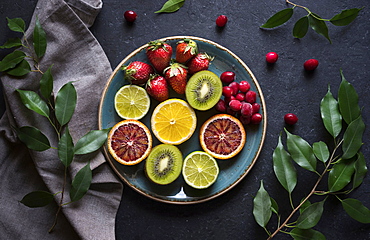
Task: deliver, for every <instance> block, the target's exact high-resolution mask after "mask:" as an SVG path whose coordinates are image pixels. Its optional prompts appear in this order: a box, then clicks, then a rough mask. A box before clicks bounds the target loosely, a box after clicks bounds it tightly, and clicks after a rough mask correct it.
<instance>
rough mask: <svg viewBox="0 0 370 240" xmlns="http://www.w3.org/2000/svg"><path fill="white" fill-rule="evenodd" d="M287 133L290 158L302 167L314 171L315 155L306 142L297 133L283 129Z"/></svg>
mask: <svg viewBox="0 0 370 240" xmlns="http://www.w3.org/2000/svg"><path fill="white" fill-rule="evenodd" d="M285 132H286V134H287V146H288V152H289V153H290V156H291V157H292V159H293V160H294V161H295V162H296V163H297V164H298V165H299V166H301V167H302V168H304V169H307V170H309V171H312V172H315V171H316V157H315V154H314V153H313V150H312V147H311V146H310V144H308V142H306V141H305V140H304V139H303V138H301V137H300V136H298V135H293V134H291V133H290V132H288V130H286V129H285Z"/></svg>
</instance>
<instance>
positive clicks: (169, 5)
mask: <svg viewBox="0 0 370 240" xmlns="http://www.w3.org/2000/svg"><path fill="white" fill-rule="evenodd" d="M184 3H185V0H168V1H167V2H165V3H164V4H163V6H162V8H161V9H160V10H158V11H156V12H154V13H172V12H176V11H177V10H179V9H180V8H181V7H182V6H183V5H184Z"/></svg>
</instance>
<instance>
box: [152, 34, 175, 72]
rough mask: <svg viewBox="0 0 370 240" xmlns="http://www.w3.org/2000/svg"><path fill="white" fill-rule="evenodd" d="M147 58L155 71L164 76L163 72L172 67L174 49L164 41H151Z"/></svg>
mask: <svg viewBox="0 0 370 240" xmlns="http://www.w3.org/2000/svg"><path fill="white" fill-rule="evenodd" d="M146 56H147V57H148V60H149V62H150V63H151V64H152V65H153V67H154V69H155V70H156V71H157V72H158V73H159V74H162V73H163V70H164V69H165V68H166V67H168V66H169V65H170V62H171V57H172V47H171V46H170V45H169V44H167V43H165V42H163V41H159V40H155V41H151V42H149V43H148V47H147V48H146Z"/></svg>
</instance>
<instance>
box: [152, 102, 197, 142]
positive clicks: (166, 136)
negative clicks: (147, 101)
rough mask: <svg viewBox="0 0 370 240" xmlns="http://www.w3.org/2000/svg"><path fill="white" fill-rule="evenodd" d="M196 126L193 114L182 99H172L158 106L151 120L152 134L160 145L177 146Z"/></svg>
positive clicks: (191, 109) (190, 134)
mask: <svg viewBox="0 0 370 240" xmlns="http://www.w3.org/2000/svg"><path fill="white" fill-rule="evenodd" d="M196 125H197V118H196V115H195V112H194V110H193V108H192V107H190V105H189V104H188V103H187V102H185V101H184V100H182V99H177V98H172V99H168V100H166V101H164V102H161V103H160V104H158V106H157V107H156V108H155V109H154V111H153V115H152V118H151V126H152V131H153V134H154V135H155V136H156V137H157V138H158V140H159V141H161V142H162V143H167V144H173V145H178V144H181V143H183V142H185V141H186V140H188V139H189V138H190V137H191V136H192V135H193V133H194V131H195V128H196Z"/></svg>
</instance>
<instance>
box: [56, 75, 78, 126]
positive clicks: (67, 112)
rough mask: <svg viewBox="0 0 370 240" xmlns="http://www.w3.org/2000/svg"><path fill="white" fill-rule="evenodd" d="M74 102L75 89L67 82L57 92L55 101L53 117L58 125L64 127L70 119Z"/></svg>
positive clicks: (73, 109)
mask: <svg viewBox="0 0 370 240" xmlns="http://www.w3.org/2000/svg"><path fill="white" fill-rule="evenodd" d="M76 102H77V92H76V89H75V87H74V86H73V84H72V83H71V82H68V83H66V84H65V85H64V86H63V87H62V88H61V89H60V90H59V92H58V94H57V96H56V99H55V116H56V118H57V120H58V122H59V123H60V125H62V126H63V125H65V124H66V123H68V122H69V120H70V119H71V118H72V116H73V113H74V111H75V108H76Z"/></svg>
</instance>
